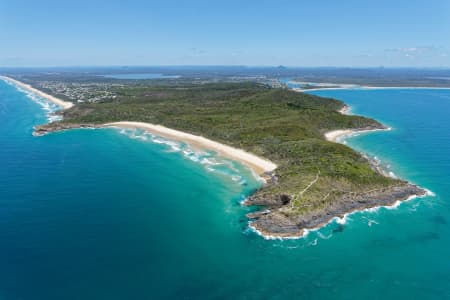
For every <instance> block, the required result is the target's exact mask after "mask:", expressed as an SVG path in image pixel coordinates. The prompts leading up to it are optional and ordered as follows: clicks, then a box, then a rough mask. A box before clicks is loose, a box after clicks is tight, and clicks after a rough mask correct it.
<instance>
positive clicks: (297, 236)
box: [248, 189, 435, 240]
mask: <svg viewBox="0 0 450 300" xmlns="http://www.w3.org/2000/svg"><path fill="white" fill-rule="evenodd" d="M423 191H424V193H422V194H416V195H411V196H409V197H408V198H406V199H404V200H396V201H395V202H393V203H390V204H386V205H378V206H371V207H366V208H362V209H355V210H353V211H349V212H346V213H344V214H342V215H340V216H335V217H332V218H331V219H329V220H328V221H325V222H324V223H322V224H319V225H317V226H316V227H312V228H303V229H300V230H299V232H298V233H297V234H278V235H274V234H273V233H270V232H265V231H264V230H262V229H259V228H257V226H255V225H253V223H254V221H249V222H248V227H249V228H250V229H251V230H252V231H253V232H255V233H256V234H258V235H259V236H261V237H262V238H264V239H265V240H298V239H301V238H304V237H306V236H307V235H308V234H309V233H310V232H314V231H318V230H320V229H322V228H323V227H325V226H327V225H329V224H331V223H333V222H336V223H338V224H340V225H344V224H345V223H346V222H347V218H348V217H349V216H351V215H353V214H356V213H363V212H376V211H378V210H379V209H381V208H385V209H396V208H398V207H399V206H400V205H401V204H402V203H404V202H408V201H412V200H414V199H417V198H424V197H433V196H435V194H434V193H433V192H432V191H430V190H428V189H423Z"/></svg>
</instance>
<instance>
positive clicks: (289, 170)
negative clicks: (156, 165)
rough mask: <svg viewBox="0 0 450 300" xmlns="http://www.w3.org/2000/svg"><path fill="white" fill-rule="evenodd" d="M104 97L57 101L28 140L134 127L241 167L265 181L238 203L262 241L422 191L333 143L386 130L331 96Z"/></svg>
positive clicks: (220, 90) (192, 91) (221, 92)
mask: <svg viewBox="0 0 450 300" xmlns="http://www.w3.org/2000/svg"><path fill="white" fill-rule="evenodd" d="M9 80H11V79H9ZM13 82H14V83H16V82H15V81H13ZM16 84H17V83H16ZM17 85H19V84H17ZM19 86H21V87H24V86H23V85H19ZM24 88H25V87H24ZM28 89H29V90H31V89H33V88H32V87H28ZM113 92H114V94H115V95H116V97H115V98H114V99H111V100H108V101H102V102H93V103H77V104H76V105H65V106H63V105H61V106H62V107H63V108H65V110H63V111H61V112H60V114H61V115H62V116H63V120H61V121H57V122H53V123H50V124H45V125H41V126H37V127H36V128H35V133H36V135H43V134H46V133H49V132H54V131H59V130H65V129H71V128H82V127H94V128H97V127H110V126H119V127H127V128H130V127H132V128H141V129H144V130H147V131H150V132H152V133H155V134H159V135H163V136H166V137H168V138H173V139H176V140H182V141H185V142H187V143H191V144H194V145H195V146H199V147H204V148H207V149H212V150H215V151H217V152H219V153H220V154H222V155H224V156H227V157H230V158H232V159H235V160H238V161H241V162H242V163H244V164H246V165H248V166H250V167H251V168H253V169H254V170H255V172H257V173H258V174H260V175H261V176H262V177H264V178H265V179H266V184H265V185H264V186H262V187H261V188H260V189H259V190H257V191H255V192H254V193H253V194H252V195H250V196H249V197H248V199H247V200H246V201H245V205H249V206H255V207H261V208H262V209H260V210H258V211H255V212H252V213H250V214H248V217H249V218H250V219H251V225H250V226H251V227H252V228H254V229H255V230H256V231H257V232H259V233H260V234H262V235H264V236H270V237H286V238H290V237H299V236H302V235H303V233H304V232H305V230H307V229H311V228H316V227H319V226H322V225H323V224H326V223H327V222H329V221H330V220H331V219H333V218H334V217H342V216H343V215H344V214H346V213H350V212H353V211H355V210H362V209H366V208H372V207H377V206H384V205H392V204H394V203H396V202H397V201H402V200H406V199H409V198H410V197H413V196H420V195H424V194H425V190H423V189H421V188H419V187H417V186H415V185H413V184H410V183H408V182H406V181H403V180H399V179H395V178H390V177H387V176H384V175H383V174H382V173H381V172H380V171H379V169H378V168H377V166H374V165H373V164H372V163H371V162H370V161H369V160H368V159H366V158H365V157H363V156H362V155H361V154H359V153H357V152H355V151H354V150H352V149H351V148H349V147H347V146H345V145H342V144H339V143H335V142H333V140H335V138H336V137H337V136H338V135H339V134H342V133H347V132H348V131H346V130H352V131H355V130H356V131H359V130H385V129H386V127H385V126H383V125H382V124H380V123H379V122H377V121H376V120H373V119H370V118H365V117H362V116H355V115H346V114H343V113H342V112H344V111H345V108H346V106H345V104H344V103H343V102H341V101H338V100H335V99H329V98H322V97H318V96H313V95H308V94H304V93H298V92H294V91H291V90H288V89H283V88H273V87H270V86H268V85H265V84H259V83H252V82H241V83H224V82H222V83H204V84H198V83H195V84H194V83H191V84H190V83H177V84H172V85H167V84H166V85H135V86H126V85H125V86H119V87H116V88H115V89H114V90H113ZM40 95H42V94H40ZM50 97H52V96H50ZM49 100H50V99H49ZM70 104H72V103H70ZM156 124H157V125H156ZM330 132H332V133H330ZM333 132H334V133H333ZM326 137H327V138H328V139H329V140H330V141H329V140H327V138H326Z"/></svg>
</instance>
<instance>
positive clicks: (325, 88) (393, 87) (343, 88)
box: [292, 84, 450, 93]
mask: <svg viewBox="0 0 450 300" xmlns="http://www.w3.org/2000/svg"><path fill="white" fill-rule="evenodd" d="M402 89H404V90H420V89H424V90H450V87H433V86H369V85H359V86H347V85H339V84H336V86H335V87H321V88H312V89H302V88H292V90H293V91H295V92H300V93H305V92H309V91H311V92H314V91H326V90H330V91H334V90H402Z"/></svg>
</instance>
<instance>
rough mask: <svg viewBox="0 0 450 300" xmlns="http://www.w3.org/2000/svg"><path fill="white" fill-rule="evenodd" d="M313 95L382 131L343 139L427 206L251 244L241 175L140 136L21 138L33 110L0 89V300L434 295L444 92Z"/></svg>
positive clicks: (443, 275)
mask: <svg viewBox="0 0 450 300" xmlns="http://www.w3.org/2000/svg"><path fill="white" fill-rule="evenodd" d="M317 93H319V92H317ZM320 94H323V95H327V96H333V97H337V98H340V99H343V100H345V101H346V102H347V103H349V104H350V105H351V106H352V108H353V109H354V112H355V113H361V114H365V115H369V116H372V117H375V118H377V119H379V120H381V121H383V122H385V123H386V124H388V125H390V126H392V127H393V128H394V130H392V131H391V132H383V133H381V132H380V133H373V134H370V135H365V136H359V137H355V138H353V139H351V141H350V143H351V145H352V146H354V147H356V148H358V149H362V150H364V151H366V152H369V154H371V155H376V156H377V157H379V158H380V159H381V160H382V161H383V162H385V163H386V164H389V165H391V169H392V171H393V172H394V173H395V174H396V175H398V176H402V177H404V178H407V179H409V180H412V181H414V182H415V183H418V184H420V185H422V186H424V187H427V188H429V189H431V190H432V191H434V192H435V193H436V197H429V198H424V199H417V200H413V201H410V202H408V203H405V204H402V205H401V206H400V207H399V208H397V209H393V210H389V209H384V208H382V209H380V210H378V211H377V212H363V213H357V214H354V215H351V216H349V217H348V219H347V223H346V224H345V226H344V228H343V229H344V230H343V231H341V230H338V229H342V228H340V227H339V226H338V224H336V223H332V224H330V225H329V226H327V227H326V228H324V229H322V230H320V231H318V232H311V233H310V234H309V235H308V236H307V237H306V238H304V239H300V240H289V241H278V240H275V241H267V240H264V239H262V238H261V237H259V236H257V235H256V234H254V233H252V232H250V231H249V230H247V220H246V219H245V216H244V215H245V213H246V212H247V210H246V209H245V208H243V207H241V206H240V204H239V201H240V200H242V198H243V197H244V196H245V195H247V194H248V193H250V192H251V191H252V190H253V189H255V188H257V187H258V185H259V183H258V182H257V181H256V180H255V179H254V178H253V177H252V176H251V174H250V173H249V172H248V170H246V169H245V168H243V167H241V166H239V165H237V164H232V163H230V162H227V161H224V160H223V159H220V158H218V157H216V156H214V155H211V154H208V153H206V154H205V153H192V152H189V151H188V150H189V149H188V148H186V146H185V145H179V144H170V143H167V142H164V143H161V142H163V141H162V140H161V139H158V138H154V137H151V136H147V135H143V134H142V133H141V132H120V131H118V130H114V129H108V130H72V131H67V132H61V133H55V134H51V135H47V136H44V137H33V136H32V135H31V133H32V127H33V126H34V125H36V124H39V123H43V122H46V118H47V117H46V111H44V110H43V109H42V107H41V106H40V105H38V104H37V103H36V102H34V101H32V100H31V99H30V98H29V97H28V96H27V95H25V94H24V93H22V92H19V91H17V90H16V89H15V88H14V87H12V86H9V85H7V84H5V83H3V82H0V120H1V126H0V145H1V147H0V166H1V168H0V243H1V244H0V299H349V298H354V299H445V298H450V287H449V285H448V283H449V282H450V260H449V259H448V253H449V251H450V230H449V222H450V211H449V206H448V201H447V199H449V197H450V172H449V166H450V157H449V156H448V153H450V152H449V150H450V149H449V148H450V137H449V135H448V133H447V132H448V129H449V128H450V118H448V117H447V113H448V112H449V111H450V91H444V90H379V91H375V90H374V91H362V90H361V91H360V90H355V91H321V92H320ZM35 100H36V99H35ZM49 109H50V110H51V109H52V108H51V107H50V108H49ZM145 139H147V140H145ZM158 142H159V143H158ZM183 151H184V153H183ZM214 162H216V163H220V162H222V163H223V164H220V165H216V164H214Z"/></svg>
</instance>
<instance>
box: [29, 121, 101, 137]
mask: <svg viewBox="0 0 450 300" xmlns="http://www.w3.org/2000/svg"><path fill="white" fill-rule="evenodd" d="M101 127H103V126H102V125H98V124H90V123H84V124H80V123H69V124H65V123H59V122H54V123H50V124H45V125H38V126H34V132H33V135H34V136H42V135H46V134H48V133H52V132H57V131H63V130H69V129H79V128H101Z"/></svg>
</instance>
